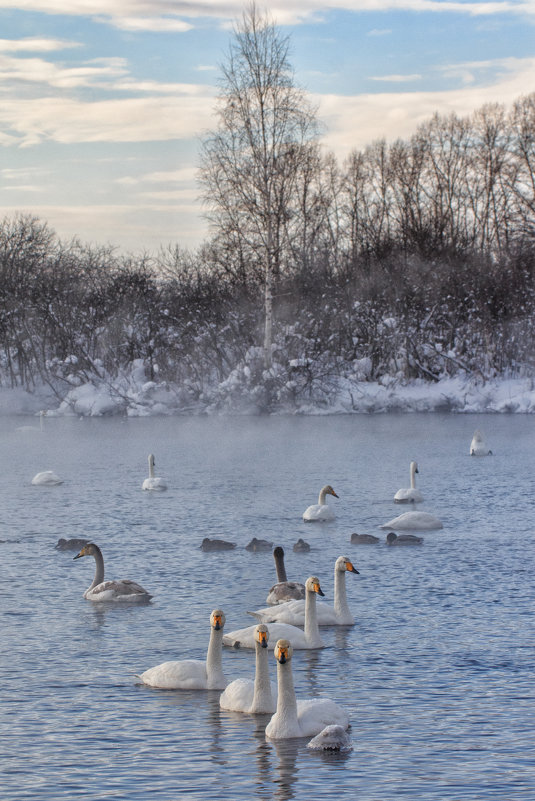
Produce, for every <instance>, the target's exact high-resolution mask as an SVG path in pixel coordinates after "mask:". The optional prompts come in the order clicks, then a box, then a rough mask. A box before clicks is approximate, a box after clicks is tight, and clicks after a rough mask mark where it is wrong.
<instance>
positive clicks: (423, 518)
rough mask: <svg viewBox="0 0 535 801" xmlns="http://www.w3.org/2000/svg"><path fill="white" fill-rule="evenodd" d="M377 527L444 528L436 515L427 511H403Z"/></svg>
mask: <svg viewBox="0 0 535 801" xmlns="http://www.w3.org/2000/svg"><path fill="white" fill-rule="evenodd" d="M379 528H394V529H397V530H398V531H432V530H433V529H437V528H444V526H443V525H442V523H441V521H440V520H439V519H438V517H435V516H434V515H431V514H429V512H404V513H403V514H402V515H399V516H398V517H394V518H393V519H392V520H389V521H388V523H384V524H383V525H382V526H379Z"/></svg>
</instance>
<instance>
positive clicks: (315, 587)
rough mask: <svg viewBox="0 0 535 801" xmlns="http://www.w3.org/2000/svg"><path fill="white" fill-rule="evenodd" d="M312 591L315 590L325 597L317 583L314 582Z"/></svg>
mask: <svg viewBox="0 0 535 801" xmlns="http://www.w3.org/2000/svg"><path fill="white" fill-rule="evenodd" d="M314 592H317V593H318V595H322V596H323V597H325V593H324V592H323V590H322V589H321V587H320V585H319V584H314Z"/></svg>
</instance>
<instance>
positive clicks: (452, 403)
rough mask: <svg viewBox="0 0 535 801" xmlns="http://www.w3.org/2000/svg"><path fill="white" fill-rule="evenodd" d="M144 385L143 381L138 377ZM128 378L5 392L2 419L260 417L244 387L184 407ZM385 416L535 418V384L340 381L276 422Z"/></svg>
mask: <svg viewBox="0 0 535 801" xmlns="http://www.w3.org/2000/svg"><path fill="white" fill-rule="evenodd" d="M139 378H141V376H139ZM135 379H136V376H135V375H134V374H131V375H130V376H129V377H128V379H124V380H123V381H115V382H113V384H112V383H111V382H103V383H101V384H99V385H97V384H93V383H87V384H82V385H81V386H79V387H76V388H73V389H71V390H70V392H69V393H68V394H67V395H66V396H65V398H64V399H63V400H62V401H61V402H60V401H59V400H58V399H57V398H55V397H54V396H51V392H50V388H48V387H42V388H41V389H40V390H36V391H35V392H34V393H29V392H25V391H24V390H22V389H20V388H19V389H8V388H0V415H17V414H20V415H34V414H38V413H39V411H40V410H42V409H46V411H47V414H48V415H50V416H82V417H103V416H111V415H121V414H122V415H127V416H130V417H144V416H156V415H160V416H164V415H168V416H171V415H184V414H191V415H203V414H207V415H255V414H262V413H263V411H262V409H261V408H260V407H259V405H258V403H257V401H256V397H257V394H256V391H255V388H254V387H253V388H251V391H250V393H248V392H247V390H246V388H244V387H242V388H241V389H242V392H241V393H240V398H239V402H236V397H235V396H232V397H230V396H229V397H227V396H226V395H224V394H219V395H218V394H217V392H214V393H213V396H209V397H206V398H203V399H202V400H201V401H198V402H184V394H183V391H182V390H181V389H180V388H179V387H174V386H173V385H169V384H167V383H165V384H163V383H162V384H159V383H156V382H154V381H148V382H147V381H143V380H138V381H136V380H135ZM388 412H398V413H414V412H443V413H444V412H451V413H458V414H482V413H487V414H503V413H514V414H519V413H522V414H531V413H533V412H535V382H534V381H533V379H531V378H528V377H524V378H502V379H493V380H488V381H482V380H478V381H475V380H474V379H467V378H464V377H454V378H444V379H442V380H440V381H438V382H436V383H431V382H427V381H423V380H421V379H418V380H415V381H412V382H407V383H402V382H400V381H399V380H398V379H387V380H384V381H381V382H372V381H351V380H349V379H346V378H339V379H337V380H336V382H335V385H333V386H332V387H331V394H330V397H329V400H328V401H326V402H322V403H320V402H314V401H313V400H310V401H306V400H303V399H298V400H297V401H296V402H295V403H289V402H286V403H285V402H280V403H277V404H276V405H275V406H274V408H273V410H272V411H271V412H270V414H272V415H295V414H305V415H325V414H384V413H388Z"/></svg>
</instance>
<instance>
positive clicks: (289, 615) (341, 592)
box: [249, 556, 358, 626]
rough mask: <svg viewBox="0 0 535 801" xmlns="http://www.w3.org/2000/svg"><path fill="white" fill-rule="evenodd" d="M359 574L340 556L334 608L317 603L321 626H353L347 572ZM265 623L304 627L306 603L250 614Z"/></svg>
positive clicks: (294, 603)
mask: <svg viewBox="0 0 535 801" xmlns="http://www.w3.org/2000/svg"><path fill="white" fill-rule="evenodd" d="M348 571H349V572H350V573H358V570H356V569H355V568H354V567H353V564H352V563H351V560H350V559H348V558H347V556H339V557H338V559H337V560H336V562H335V564H334V606H331V605H330V604H327V603H325V601H319V602H317V603H316V617H317V620H318V625H319V626H352V625H353V624H354V623H355V618H354V617H353V615H352V614H351V610H350V608H349V604H348V602H347V592H346V572H348ZM249 614H250V615H253V617H256V619H257V620H261V621H262V622H264V623H271V622H277V623H290V624H291V625H292V626H304V625H305V614H306V601H287V602H286V603H284V604H279V605H278V606H274V607H267V608H265V609H258V610H257V611H256V612H249Z"/></svg>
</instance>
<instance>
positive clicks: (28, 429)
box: [17, 409, 46, 434]
mask: <svg viewBox="0 0 535 801" xmlns="http://www.w3.org/2000/svg"><path fill="white" fill-rule="evenodd" d="M45 417H46V411H45V410H44V409H42V410H41V411H40V412H39V425H38V426H28V425H25V426H18V427H17V431H22V432H23V433H24V434H32V433H39V434H42V433H43V431H44V430H45V426H44V419H45Z"/></svg>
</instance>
